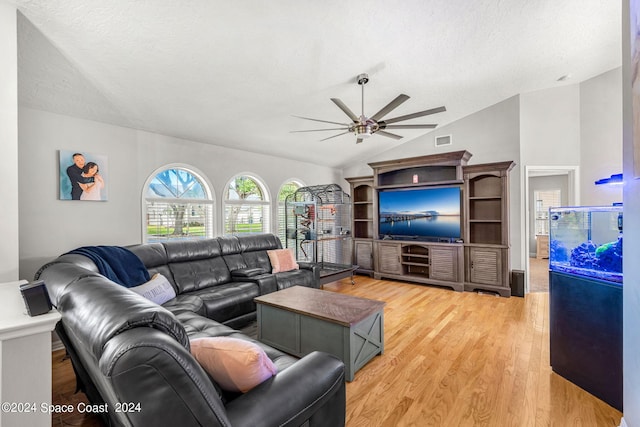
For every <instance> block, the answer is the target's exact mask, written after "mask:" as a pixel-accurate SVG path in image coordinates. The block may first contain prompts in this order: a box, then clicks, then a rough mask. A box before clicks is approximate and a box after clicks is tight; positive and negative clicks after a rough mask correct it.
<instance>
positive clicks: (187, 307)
mask: <svg viewBox="0 0 640 427" xmlns="http://www.w3.org/2000/svg"><path fill="white" fill-rule="evenodd" d="M162 306H163V307H164V308H166V309H167V310H169V311H170V312H172V313H173V314H178V313H182V312H183V311H190V312H192V313H196V314H201V315H204V314H205V308H204V303H203V302H202V298H200V297H198V296H196V295H189V294H180V295H176V297H175V298H174V299H172V300H170V301H167V302H166V303H164V304H162Z"/></svg>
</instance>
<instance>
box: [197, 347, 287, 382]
mask: <svg viewBox="0 0 640 427" xmlns="http://www.w3.org/2000/svg"><path fill="white" fill-rule="evenodd" d="M190 344H191V354H193V355H194V357H195V358H196V360H197V361H198V363H200V365H201V366H202V367H203V368H204V369H205V371H207V373H208V374H209V375H211V377H212V378H213V379H214V380H215V381H216V383H218V385H220V387H221V388H222V389H224V390H227V391H240V392H242V393H246V392H247V391H249V390H251V389H252V388H254V387H255V386H257V385H258V384H261V383H262V382H264V381H265V380H267V379H269V378H271V377H272V376H274V375H275V374H277V373H278V371H277V368H276V366H275V365H274V364H273V362H272V361H271V359H269V357H267V354H266V353H265V352H264V351H263V350H262V348H260V346H258V345H256V344H254V343H252V342H250V341H246V340H241V339H236V338H229V337H211V338H196V339H193V340H191V343H190Z"/></svg>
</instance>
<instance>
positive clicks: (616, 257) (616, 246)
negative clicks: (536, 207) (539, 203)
mask: <svg viewBox="0 0 640 427" xmlns="http://www.w3.org/2000/svg"><path fill="white" fill-rule="evenodd" d="M549 269H550V270H551V271H558V272H562V273H570V274H577V275H580V276H586V277H590V278H594V279H601V280H606V281H608V282H614V283H619V284H622V206H575V207H559V208H550V209H549Z"/></svg>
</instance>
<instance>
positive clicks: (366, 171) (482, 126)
mask: <svg viewBox="0 0 640 427" xmlns="http://www.w3.org/2000/svg"><path fill="white" fill-rule="evenodd" d="M519 98H520V97H519V96H513V97H511V98H508V99H506V100H504V101H502V102H499V103H497V104H495V105H492V106H490V107H487V108H485V109H484V110H480V111H478V112H476V113H473V114H471V115H469V116H467V117H464V118H462V119H460V120H457V121H455V122H453V123H450V124H447V125H444V126H442V127H438V128H437V129H435V130H434V131H433V132H430V133H428V134H426V135H424V136H421V137H419V138H416V139H414V140H412V141H409V142H406V143H404V144H402V145H400V146H398V147H396V148H393V149H390V150H387V151H385V152H383V153H381V154H379V155H377V156H374V157H371V158H367V159H362V160H361V162H360V163H358V164H354V165H352V166H350V167H348V168H345V169H344V170H343V174H344V176H345V177H349V176H363V175H371V174H372V173H373V172H372V170H371V168H370V167H369V166H368V163H371V162H377V161H381V160H392V159H402V158H405V157H415V156H424V155H428V154H437V153H446V152H449V151H459V150H467V151H469V152H470V153H471V154H472V155H473V156H472V157H471V159H470V160H469V164H470V165H472V164H480V163H491V162H499V161H508V160H513V161H515V162H516V167H515V168H514V169H513V170H512V171H511V172H510V175H509V177H510V180H509V183H510V195H509V198H510V211H509V214H510V223H509V226H510V230H509V234H510V239H511V268H513V269H523V267H522V265H521V256H520V253H521V251H522V247H521V246H522V244H521V242H522V237H521V236H522V234H521V233H520V227H521V223H522V219H521V218H522V215H521V210H520V209H521V208H520V206H521V203H520V198H521V196H520V194H521V192H522V191H521V185H522V184H521V182H520V165H519V164H518V162H519V158H520V100H519ZM440 135H451V139H452V142H453V143H452V145H447V146H444V147H438V148H436V147H435V137H436V136H440Z"/></svg>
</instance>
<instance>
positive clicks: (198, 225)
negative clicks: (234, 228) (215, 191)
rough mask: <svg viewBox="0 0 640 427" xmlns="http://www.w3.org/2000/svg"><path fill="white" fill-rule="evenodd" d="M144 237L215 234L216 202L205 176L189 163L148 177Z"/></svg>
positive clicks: (157, 239) (164, 238)
mask: <svg viewBox="0 0 640 427" xmlns="http://www.w3.org/2000/svg"><path fill="white" fill-rule="evenodd" d="M143 195H144V196H143V197H144V202H143V216H144V220H143V240H144V241H146V242H161V241H167V240H171V239H204V238H207V237H213V234H214V233H213V224H214V222H213V212H214V205H215V202H214V200H213V197H212V193H211V191H210V190H209V186H208V185H207V183H206V182H205V180H204V179H203V178H202V177H201V176H200V175H199V174H198V173H196V172H195V171H193V170H192V169H191V168H189V167H183V166H169V167H165V168H163V169H161V170H159V171H158V172H155V174H154V175H152V177H151V178H150V179H149V180H147V183H146V185H145V190H144V193H143Z"/></svg>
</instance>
